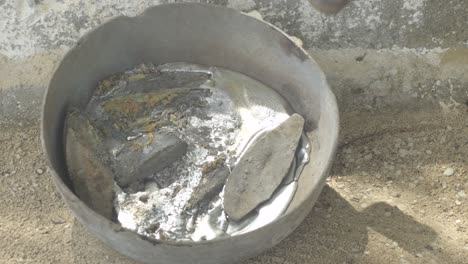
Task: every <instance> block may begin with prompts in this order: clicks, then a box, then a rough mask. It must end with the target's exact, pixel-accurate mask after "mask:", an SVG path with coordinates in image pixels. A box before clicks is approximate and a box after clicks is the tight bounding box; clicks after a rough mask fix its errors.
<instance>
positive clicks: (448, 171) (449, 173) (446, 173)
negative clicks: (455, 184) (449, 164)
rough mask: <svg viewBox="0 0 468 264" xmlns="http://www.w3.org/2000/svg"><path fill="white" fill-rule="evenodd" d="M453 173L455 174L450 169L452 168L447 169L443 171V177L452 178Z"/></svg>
mask: <svg viewBox="0 0 468 264" xmlns="http://www.w3.org/2000/svg"><path fill="white" fill-rule="evenodd" d="M454 173H455V170H454V169H452V168H447V169H446V170H445V171H444V175H445V176H452V175H453V174H454Z"/></svg>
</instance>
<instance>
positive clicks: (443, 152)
mask: <svg viewBox="0 0 468 264" xmlns="http://www.w3.org/2000/svg"><path fill="white" fill-rule="evenodd" d="M467 113H468V112H467V109H466V107H465V108H464V109H461V110H460V112H459V113H458V114H457V113H450V114H447V113H445V114H444V113H439V112H433V113H428V112H425V113H420V112H412V113H408V112H403V113H392V114H375V113H359V114H354V113H345V114H342V116H341V118H342V121H341V122H342V133H341V139H340V147H339V150H338V155H337V158H336V161H335V166H334V168H333V170H332V173H331V176H330V178H329V180H328V184H327V186H326V187H325V188H324V190H323V193H322V195H321V196H320V198H319V201H318V202H317V204H316V206H315V208H314V211H313V212H312V213H311V214H310V215H309V217H307V219H306V220H305V221H304V223H303V224H302V225H301V226H300V227H299V228H298V229H297V230H296V231H295V232H294V233H293V234H292V235H291V236H290V237H289V238H287V239H286V240H284V241H283V242H282V243H280V244H279V245H278V246H276V247H275V248H273V249H271V250H270V251H268V252H266V253H265V254H263V255H261V256H258V257H256V258H254V259H252V260H249V261H246V262H244V263H245V264H263V263H278V264H279V263H331V264H335V263H338V264H340V263H466V259H468V231H467V228H468V197H467V194H468V118H467ZM0 145H1V146H2V148H1V149H0V211H1V213H0V238H1V239H0V248H1V249H2V250H0V263H127V264H129V263H135V262H133V261H132V260H129V259H127V258H125V257H123V256H121V255H120V254H118V253H116V252H114V251H113V250H112V249H110V248H109V247H107V246H106V245H104V244H102V243H101V242H100V241H98V240H97V239H96V238H94V237H93V236H92V235H91V234H89V233H88V232H87V231H86V230H85V229H84V228H83V227H82V226H81V225H80V224H79V223H78V222H77V221H76V220H75V219H74V218H73V216H72V215H71V213H70V211H69V210H68V209H67V208H66V207H65V205H64V203H63V202H62V201H61V198H60V196H59V195H58V194H57V193H56V192H55V190H54V186H53V184H52V181H51V179H50V177H49V175H48V171H47V168H46V165H45V161H44V157H43V155H42V152H41V147H40V139H39V129H38V127H37V126H23V127H2V128H1V129H0Z"/></svg>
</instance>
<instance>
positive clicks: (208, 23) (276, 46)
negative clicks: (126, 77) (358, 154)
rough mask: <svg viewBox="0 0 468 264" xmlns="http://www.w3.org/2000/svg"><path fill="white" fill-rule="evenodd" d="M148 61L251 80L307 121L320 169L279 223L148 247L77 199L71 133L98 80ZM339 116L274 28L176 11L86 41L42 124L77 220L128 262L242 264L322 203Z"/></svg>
mask: <svg viewBox="0 0 468 264" xmlns="http://www.w3.org/2000/svg"><path fill="white" fill-rule="evenodd" d="M142 62H152V63H154V64H155V65H157V64H164V63H168V62H189V63H196V64H202V65H210V66H219V67H223V68H226V69H229V70H233V71H237V72H240V73H243V74H245V75H248V76H250V77H252V78H254V79H257V80H258V81H260V82H262V83H264V84H265V85H267V86H269V87H271V88H273V89H275V90H276V91H277V92H279V93H280V94H281V95H282V96H283V97H284V98H285V99H286V100H287V101H288V102H289V103H290V104H291V106H292V108H293V109H294V110H295V111H296V112H297V113H299V114H301V115H302V116H303V117H304V118H305V120H306V133H307V134H308V136H309V138H310V140H311V141H312V142H311V143H312V150H311V162H309V163H308V164H307V166H306V167H305V168H304V170H303V173H302V176H301V177H300V180H299V184H298V190H297V193H296V195H295V197H294V199H293V201H292V203H291V205H290V207H289V209H288V210H287V212H286V213H285V214H284V215H282V216H281V217H280V218H278V219H277V220H275V221H274V222H272V223H271V224H268V225H266V226H264V227H262V228H260V229H257V230H254V231H251V232H249V233H246V234H242V235H238V236H234V237H228V238H220V239H216V240H211V241H203V242H197V243H195V242H170V241H157V240H150V239H147V238H143V237H141V236H139V235H138V234H136V233H133V232H130V231H127V230H124V229H123V228H122V227H121V226H120V225H119V224H117V223H113V222H111V221H110V220H108V219H106V218H104V217H102V216H100V215H99V214H97V213H95V212H94V211H93V210H91V209H90V208H89V207H87V206H86V205H85V204H84V203H83V202H82V201H80V199H79V198H78V197H77V196H76V195H75V194H74V193H73V190H72V189H71V187H70V186H71V184H70V179H69V178H68V174H67V169H66V166H65V160H64V156H65V155H64V144H63V140H62V139H63V125H64V119H65V114H66V113H67V111H68V109H69V108H70V107H72V106H73V107H80V108H84V107H85V105H86V104H87V102H88V100H89V99H90V97H91V95H92V93H93V89H94V88H95V86H96V83H97V81H98V80H100V79H102V78H104V77H106V76H108V75H110V74H112V73H116V72H122V71H124V70H125V69H128V68H132V67H133V66H135V65H137V64H139V63H142ZM338 127H339V125H338V109H337V105H336V101H335V97H334V95H333V94H332V92H331V91H330V89H329V87H328V85H327V82H326V79H325V76H324V74H323V72H322V71H321V70H320V68H319V66H318V65H317V64H316V63H315V61H314V60H313V59H312V58H311V57H310V56H309V55H308V54H307V53H306V51H304V50H303V49H302V48H301V47H299V46H297V45H296V44H295V43H294V42H293V41H292V40H291V39H290V38H289V37H288V36H287V35H286V34H285V33H283V32H282V31H280V30H279V29H278V28H276V27H274V26H273V25H271V24H268V23H265V22H263V21H260V20H258V19H255V18H253V17H250V16H247V15H244V14H242V13H239V12H237V11H235V10H232V9H228V8H223V7H218V6H212V5H204V4H193V3H184V4H167V5H159V6H156V7H152V8H149V9H148V10H146V11H145V12H144V13H143V14H141V15H139V16H137V17H117V18H115V19H113V20H111V21H109V22H107V23H105V24H103V25H101V26H100V27H98V28H96V29H95V30H94V31H92V32H90V33H89V34H87V35H86V36H84V37H83V38H82V39H81V40H80V41H79V42H78V43H77V44H76V46H75V47H74V48H73V49H72V50H70V51H69V52H68V53H67V55H66V56H65V57H64V58H63V60H62V62H61V63H60V65H59V66H58V68H57V70H56V72H55V74H54V76H53V78H52V80H51V82H50V86H49V88H48V91H47V94H46V97H45V101H44V107H43V115H42V141H43V146H44V149H45V153H46V156H47V159H48V161H49V165H50V168H51V171H52V177H53V179H54V182H55V184H56V187H57V189H58V191H59V192H60V193H61V194H62V196H63V198H64V200H65V202H66V203H67V205H68V206H69V207H70V209H71V210H72V211H73V213H74V215H75V216H76V218H77V219H78V220H79V221H80V222H81V223H82V224H83V225H84V226H86V227H87V228H88V229H89V230H90V231H91V232H92V233H94V234H95V235H96V236H97V237H99V238H100V239H101V240H102V241H104V242H105V243H107V244H109V245H110V246H111V247H113V248H114V249H115V250H117V251H119V252H120V253H122V254H124V255H126V256H129V257H131V258H133V259H135V260H139V261H141V262H144V263H165V264H168V263H169V264H170V263H203V264H210V263H213V264H214V263H216V264H219V263H235V262H238V261H240V260H243V259H246V258H249V257H252V256H255V255H257V254H259V253H261V252H262V251H265V250H266V249H268V248H271V247H272V246H274V245H275V244H277V243H279V242H280V241H281V240H282V239H284V238H285V237H286V236H288V235H289V234H290V233H291V232H292V231H293V230H294V229H295V228H297V226H298V225H299V224H300V223H301V222H302V221H303V220H304V218H305V217H306V216H307V214H308V213H309V212H310V210H311V209H312V207H313V205H314V203H315V202H316V200H317V197H318V196H319V194H320V192H321V190H322V188H323V186H324V184H325V179H326V177H327V174H328V170H329V168H330V165H331V164H332V160H333V158H334V154H335V149H336V145H337V137H338Z"/></svg>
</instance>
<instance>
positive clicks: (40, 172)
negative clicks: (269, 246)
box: [36, 169, 44, 175]
mask: <svg viewBox="0 0 468 264" xmlns="http://www.w3.org/2000/svg"><path fill="white" fill-rule="evenodd" d="M36 173H37V174H38V175H42V174H43V173H44V170H43V169H37V170H36Z"/></svg>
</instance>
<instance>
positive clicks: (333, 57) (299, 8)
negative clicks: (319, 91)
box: [0, 0, 468, 123]
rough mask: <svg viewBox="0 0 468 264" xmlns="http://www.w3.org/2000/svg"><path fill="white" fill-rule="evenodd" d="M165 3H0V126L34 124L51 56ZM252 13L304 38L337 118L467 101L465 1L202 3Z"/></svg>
mask: <svg viewBox="0 0 468 264" xmlns="http://www.w3.org/2000/svg"><path fill="white" fill-rule="evenodd" d="M167 2H174V1H172V0H146V1H138V3H137V1H126V0H105V1H85V0H56V1H52V0H0V29H1V30H0V112H1V113H2V118H0V123H2V122H5V121H8V120H9V121H10V122H11V121H14V122H17V121H15V120H17V119H25V120H26V121H27V120H29V121H35V120H37V118H38V117H39V111H38V109H39V106H40V101H41V96H42V94H43V92H44V90H45V88H46V86H47V83H48V80H49V78H50V76H51V74H52V72H53V70H54V68H55V66H56V65H57V63H58V62H59V61H60V59H61V57H62V56H63V55H64V53H65V52H66V50H67V49H69V48H70V47H71V46H72V45H74V43H75V42H76V41H77V40H78V38H79V37H80V36H82V35H83V34H84V33H86V32H87V31H89V30H91V29H93V28H94V27H96V26H98V25H99V24H101V23H103V22H105V21H106V20H108V19H110V18H112V17H115V16H118V15H127V16H135V15H137V14H139V13H141V12H142V11H143V10H144V9H145V8H147V7H149V6H153V5H157V4H161V3H167ZM201 2H205V3H212V4H219V5H223V6H229V7H232V8H235V9H238V10H241V11H253V10H256V11H258V12H260V14H262V15H263V17H264V19H265V20H266V21H269V22H271V23H273V24H275V25H276V26H278V27H280V28H281V29H283V30H285V31H286V32H287V33H289V34H290V35H294V36H297V37H299V38H301V39H302V40H303V41H304V46H305V47H306V48H307V49H309V51H310V52H311V54H312V56H313V57H314V58H315V59H316V60H317V62H318V63H319V64H320V65H321V66H322V67H323V69H324V71H325V73H326V75H327V77H328V79H329V81H330V84H331V86H332V88H333V90H334V91H335V93H336V95H337V97H338V100H339V104H340V107H341V109H342V111H355V110H356V111H377V110H382V109H389V110H398V109H402V108H412V107H413V108H421V107H434V106H435V107H440V108H441V109H443V110H446V111H452V110H454V109H462V111H466V107H467V106H466V105H467V104H468V102H467V100H468V74H466V73H467V72H468V31H467V30H466V29H465V28H466V25H467V24H468V16H467V15H466V14H467V13H468V1H465V0H451V1H450V2H447V1H439V0H394V1H386V0H353V1H352V2H351V4H350V5H349V6H348V7H346V8H345V9H344V10H343V12H341V13H340V14H338V15H337V16H325V15H321V14H319V13H318V12H316V11H315V10H313V9H312V8H311V7H310V5H309V3H308V2H307V1H306V0H202V1H201Z"/></svg>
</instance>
